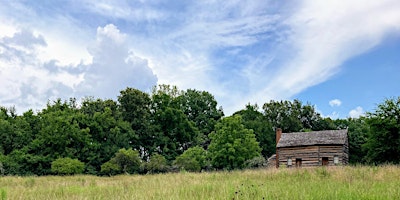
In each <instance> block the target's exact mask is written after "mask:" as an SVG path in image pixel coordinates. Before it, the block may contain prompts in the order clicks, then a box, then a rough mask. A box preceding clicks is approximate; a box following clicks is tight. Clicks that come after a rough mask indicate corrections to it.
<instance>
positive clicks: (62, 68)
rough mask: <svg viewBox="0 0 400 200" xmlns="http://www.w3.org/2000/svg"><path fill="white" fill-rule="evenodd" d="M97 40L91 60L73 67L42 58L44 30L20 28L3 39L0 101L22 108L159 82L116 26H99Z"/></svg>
mask: <svg viewBox="0 0 400 200" xmlns="http://www.w3.org/2000/svg"><path fill="white" fill-rule="evenodd" d="M93 41H94V42H93V45H92V46H91V47H90V48H89V53H90V54H91V56H93V60H92V62H91V63H90V64H84V63H81V64H80V65H77V66H73V65H60V63H59V62H58V61H57V60H55V59H52V60H50V61H47V62H43V61H42V59H41V58H40V56H39V52H40V49H43V48H46V47H47V43H46V38H45V37H44V36H43V35H40V34H34V33H33V32H32V31H29V30H22V31H18V32H16V33H15V34H14V35H13V36H10V37H9V36H4V37H2V38H0V105H2V106H14V105H15V106H16V107H17V111H19V112H24V111H26V110H27V109H30V108H33V109H34V110H36V109H40V108H43V106H44V105H45V104H46V102H47V101H48V100H54V99H56V98H62V99H68V98H70V97H77V98H80V97H83V96H95V97H100V98H116V96H117V95H118V93H119V91H120V90H122V89H124V88H126V87H134V88H138V89H141V90H143V91H146V90H147V91H148V90H149V89H150V88H151V87H152V86H154V85H155V84H156V83H157V77H156V76H155V75H154V73H153V72H152V70H151V69H150V68H149V66H148V61H147V60H146V59H144V58H141V57H139V56H137V55H135V54H134V53H133V52H132V51H130V49H129V46H128V45H127V44H126V35H125V34H123V33H121V32H120V31H119V30H118V28H117V27H116V26H114V25H112V24H110V25H106V26H105V27H99V28H98V29H97V35H96V39H94V40H93Z"/></svg>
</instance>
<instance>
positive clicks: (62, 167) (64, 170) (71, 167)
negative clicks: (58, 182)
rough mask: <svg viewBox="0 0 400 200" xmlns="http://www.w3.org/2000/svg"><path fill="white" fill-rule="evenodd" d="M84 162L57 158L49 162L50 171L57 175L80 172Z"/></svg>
mask: <svg viewBox="0 0 400 200" xmlns="http://www.w3.org/2000/svg"><path fill="white" fill-rule="evenodd" d="M84 168H85V164H84V163H83V162H81V161H79V160H78V159H72V158H58V159H57V160H55V161H53V162H52V163H51V172H52V173H54V174H58V175H73V174H81V173H82V172H83V170H84Z"/></svg>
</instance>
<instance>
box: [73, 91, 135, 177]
mask: <svg viewBox="0 0 400 200" xmlns="http://www.w3.org/2000/svg"><path fill="white" fill-rule="evenodd" d="M81 112H82V113H83V114H84V115H83V118H82V119H81V120H80V126H81V128H88V129H89V134H90V137H91V143H90V145H89V146H88V147H90V151H89V152H88V154H87V155H86V158H85V159H84V160H82V161H84V162H85V163H86V170H87V172H88V173H91V174H96V173H98V172H99V171H100V170H101V165H102V164H103V163H104V162H106V161H108V160H110V159H111V158H112V157H113V156H114V154H115V153H116V152H117V151H118V150H119V149H121V148H131V147H132V146H134V144H137V140H138V136H137V134H136V133H135V132H134V131H133V130H132V127H131V125H130V123H129V122H126V121H124V120H123V119H122V114H121V113H120V111H119V110H117V104H116V102H114V101H112V100H101V99H97V100H94V99H85V100H84V101H83V103H82V108H81Z"/></svg>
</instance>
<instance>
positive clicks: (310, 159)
mask: <svg viewBox="0 0 400 200" xmlns="http://www.w3.org/2000/svg"><path fill="white" fill-rule="evenodd" d="M277 151H278V154H279V165H280V166H286V167H296V159H301V167H313V166H321V165H322V163H323V161H322V160H323V158H324V157H325V158H327V159H328V163H327V164H328V166H334V165H335V164H334V157H335V156H338V159H339V165H347V164H348V145H323V146H300V147H280V148H278V149H277ZM289 158H290V159H291V160H292V166H288V165H287V163H288V159H289Z"/></svg>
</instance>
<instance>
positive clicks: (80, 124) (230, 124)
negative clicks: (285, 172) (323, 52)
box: [0, 85, 400, 175]
mask: <svg viewBox="0 0 400 200" xmlns="http://www.w3.org/2000/svg"><path fill="white" fill-rule="evenodd" d="M276 128H282V130H283V132H306V131H318V130H328V129H346V128H347V129H348V134H349V151H350V160H349V161H350V163H351V164H365V165H378V164H385V163H392V164H398V163H399V162H400V97H392V98H387V99H385V100H384V101H383V102H381V103H379V104H377V107H376V108H375V110H374V111H372V112H367V113H366V115H365V116H362V117H360V118H347V119H330V118H324V117H322V116H321V114H319V113H318V112H317V111H316V109H315V108H314V106H313V105H312V104H311V103H306V104H304V103H302V102H301V101H299V100H296V99H295V100H292V101H288V100H282V101H274V100H271V101H269V102H266V103H264V104H263V105H262V106H260V107H259V106H258V105H256V104H254V105H252V104H248V105H246V106H245V108H244V109H243V110H239V111H237V112H235V113H234V114H233V115H232V116H224V112H223V109H222V108H221V107H218V102H217V101H216V100H215V98H214V96H213V95H212V94H210V93H209V92H207V91H199V90H195V89H187V90H179V89H178V88H177V87H176V86H170V85H158V86H156V87H154V88H153V90H152V92H150V93H146V92H143V91H140V90H137V89H134V88H126V89H124V90H122V91H120V94H119V96H118V97H117V100H112V99H99V98H94V97H86V98H83V99H82V100H79V101H78V100H77V99H75V98H71V99H68V100H62V99H57V100H55V101H49V102H48V103H47V106H46V107H45V108H44V109H42V110H41V111H33V110H29V111H26V112H24V113H23V114H17V112H16V110H15V108H13V107H11V108H6V107H0V138H1V140H0V175H51V174H54V175H69V174H92V175H116V174H123V173H125V174H136V173H138V174H145V173H164V172H174V171H181V170H185V171H194V172H200V171H207V170H220V169H224V170H233V169H245V168H257V167H263V166H265V163H266V160H267V159H268V157H270V156H271V155H272V154H274V152H275V129H276Z"/></svg>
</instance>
